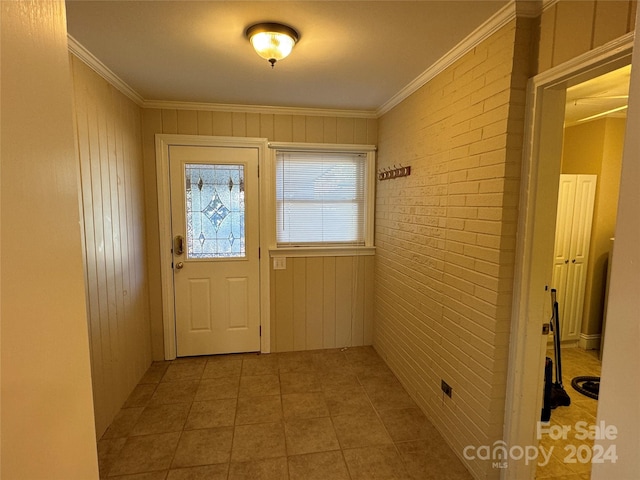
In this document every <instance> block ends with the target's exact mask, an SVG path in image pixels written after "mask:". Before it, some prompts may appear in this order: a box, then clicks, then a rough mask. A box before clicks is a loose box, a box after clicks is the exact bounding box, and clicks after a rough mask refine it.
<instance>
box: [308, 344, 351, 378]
mask: <svg viewBox="0 0 640 480" xmlns="http://www.w3.org/2000/svg"><path fill="white" fill-rule="evenodd" d="M311 359H312V361H313V364H314V365H315V367H316V369H317V370H318V371H320V372H321V371H340V370H345V369H347V368H348V364H349V362H348V361H347V357H346V356H345V354H344V352H343V351H342V349H338V348H334V349H330V350H316V351H313V352H311Z"/></svg>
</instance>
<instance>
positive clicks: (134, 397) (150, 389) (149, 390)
mask: <svg viewBox="0 0 640 480" xmlns="http://www.w3.org/2000/svg"><path fill="white" fill-rule="evenodd" d="M157 386H158V384H157V383H139V384H138V385H136V388H134V389H133V392H131V394H130V395H129V398H127V401H126V402H124V405H123V406H122V408H133V407H146V406H147V405H149V401H150V400H151V397H152V396H153V393H154V392H155V391H156V387H157Z"/></svg>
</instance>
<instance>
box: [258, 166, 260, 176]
mask: <svg viewBox="0 0 640 480" xmlns="http://www.w3.org/2000/svg"><path fill="white" fill-rule="evenodd" d="M258 178H260V165H258Z"/></svg>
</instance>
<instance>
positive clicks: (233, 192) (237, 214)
mask: <svg viewBox="0 0 640 480" xmlns="http://www.w3.org/2000/svg"><path fill="white" fill-rule="evenodd" d="M185 179H186V188H185V191H186V222H187V242H186V243H187V249H186V250H187V252H186V253H187V258H198V259H206V258H214V259H215V258H233V257H236V258H237V257H240V258H243V257H245V255H246V251H245V218H244V217H245V203H244V165H229V164H220V165H207V164H192V163H188V164H185Z"/></svg>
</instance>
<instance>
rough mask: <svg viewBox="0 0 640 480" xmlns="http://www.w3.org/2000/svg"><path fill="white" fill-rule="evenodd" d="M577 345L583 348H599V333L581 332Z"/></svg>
mask: <svg viewBox="0 0 640 480" xmlns="http://www.w3.org/2000/svg"><path fill="white" fill-rule="evenodd" d="M578 346H579V347H580V348H582V349H584V350H599V349H600V334H599V333H591V334H586V333H581V334H580V340H579V341H578Z"/></svg>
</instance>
